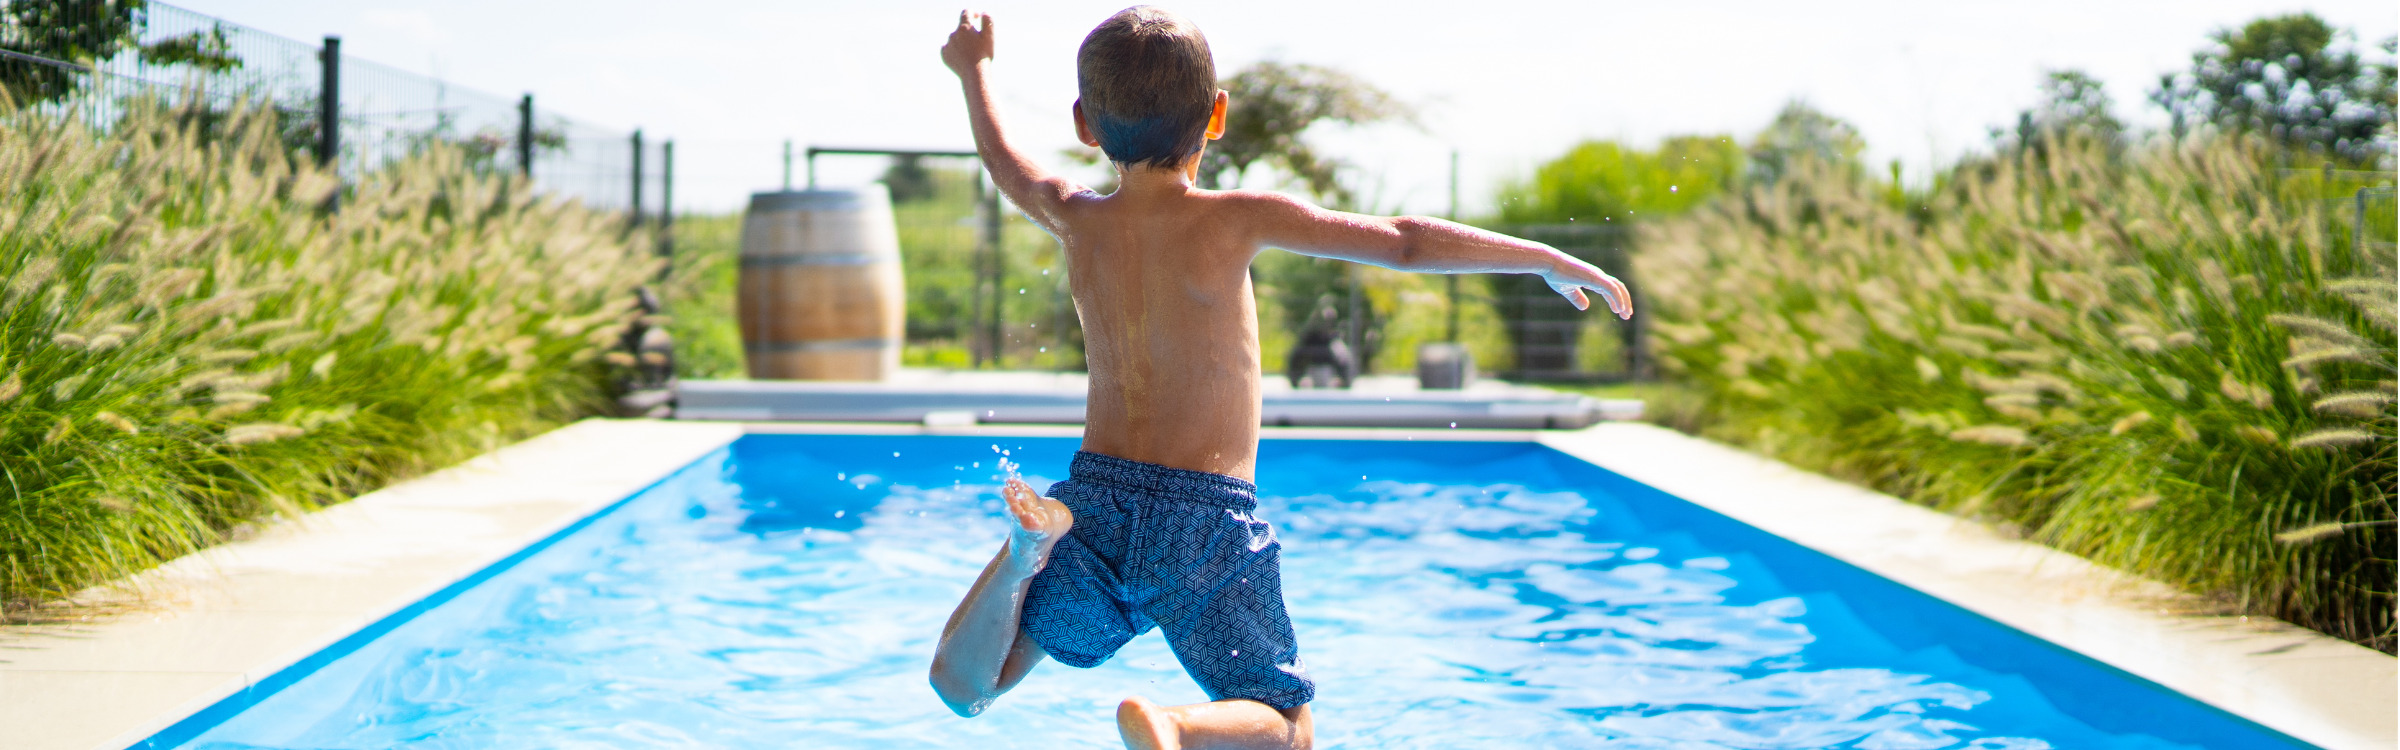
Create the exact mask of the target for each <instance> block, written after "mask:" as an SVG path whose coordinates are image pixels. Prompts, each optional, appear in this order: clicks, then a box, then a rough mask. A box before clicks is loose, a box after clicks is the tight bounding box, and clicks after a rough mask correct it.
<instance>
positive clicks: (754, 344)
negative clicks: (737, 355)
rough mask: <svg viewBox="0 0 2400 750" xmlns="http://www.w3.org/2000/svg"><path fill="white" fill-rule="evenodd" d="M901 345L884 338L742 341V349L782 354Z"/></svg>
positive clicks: (860, 349) (842, 350)
mask: <svg viewBox="0 0 2400 750" xmlns="http://www.w3.org/2000/svg"><path fill="white" fill-rule="evenodd" d="M899 345H900V342H898V341H893V340H891V339H882V338H876V339H826V340H820V341H744V342H742V349H743V350H744V351H752V352H758V353H761V354H780V353H786V352H847V351H865V350H870V349H890V348H893V347H896V346H899Z"/></svg>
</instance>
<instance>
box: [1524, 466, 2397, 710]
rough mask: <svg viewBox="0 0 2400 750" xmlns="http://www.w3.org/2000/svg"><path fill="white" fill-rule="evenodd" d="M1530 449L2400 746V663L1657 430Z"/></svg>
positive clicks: (2149, 673)
mask: <svg viewBox="0 0 2400 750" xmlns="http://www.w3.org/2000/svg"><path fill="white" fill-rule="evenodd" d="M1536 442H1538V443H1540V444H1542V445H1546V446H1549V447H1551V448H1553V449H1556V450H1558V451H1559V452H1561V453H1565V454H1567V455H1568V456H1571V457H1574V458H1576V459H1579V460H1582V461H1586V462H1589V463H1591V464H1593V465H1595V466H1599V467H1601V468H1603V469H1607V470H1609V471H1612V472H1616V473H1618V474H1620V475H1623V476H1624V477H1626V478H1628V479H1632V480H1634V481H1637V482H1641V483H1643V484H1647V485H1649V486H1651V487H1654V488H1657V489H1658V490H1660V491H1663V492H1666V493H1668V494H1671V495H1674V496H1676V497H1678V498H1681V499H1683V500H1685V501H1688V502H1691V503H1693V504H1695V505H1699V506H1701V507H1703V508H1706V509H1708V510H1710V511H1713V512H1716V513H1719V514H1722V515H1724V516H1726V517H1728V518H1732V519H1734V520H1736V521H1740V522H1742V523H1745V524H1749V525H1751V526H1754V527H1757V528H1759V529H1761V530H1763V531H1766V532H1768V533H1771V534H1774V535H1776V536H1779V537H1783V538H1784V539H1787V540H1790V541H1792V542H1793V543H1796V544H1799V545H1801V546H1804V547H1807V548H1810V549H1813V550H1816V551H1818V552H1821V553H1824V554H1826V555H1829V556H1831V557H1834V558H1835V559H1838V560H1841V561H1843V562H1845V563H1848V564H1850V565H1853V566H1857V567H1858V568H1861V569H1863V570H1866V571H1867V572H1870V573H1873V574H1875V575H1878V576H1882V577H1884V578H1887V579H1890V580H1892V581H1894V582H1897V583H1900V584H1902V585H1905V586H1908V587H1910V588H1913V589H1916V590H1918V591H1921V592H1924V593H1925V594H1927V595H1930V596H1933V597H1935V598H1937V599H1941V600H1943V601H1946V602H1949V603H1951V604H1954V605H1957V606H1959V607H1961V608H1964V609H1966V610H1968V611H1970V612H1974V613H1976V614H1978V615H1982V616H1984V617H1987V618H1990V619H1992V620H1994V621H1996V622H1999V623H2001V624H2004V625H2007V626H2009V627H2013V628H2016V629H2018V630H2021V631H2024V632H2026V633H2028V634H2031V635H2033V636H2036V637H2039V638H2042V639H2043V640H2047V641H2049V642H2051V643H2053V644H2056V645H2058V646H2060V647H2062V648H2066V649H2068V650H2071V651H2074V652H2076V653H2079V654H2082V655H2084V656H2086V657H2088V658H2091V659H2094V660H2096V661H2099V662H2101V663H2104V664H2107V665H2109V666H2112V667H2116V668H2118V669H2122V670H2124V671H2126V672H2128V673H2131V674H2134V675H2136V676H2139V677H2141V678H2143V679H2147V680H2150V681H2152V682H2155V683H2158V684H2159V685H2162V686H2165V687H2167V688H2169V689H2172V690H2175V691H2177V692H2180V693H2183V694H2184V695H2186V696H2189V697H2191V698H2193V699H2195V700H2199V701H2201V702H2203V703H2206V704H2208V705H2210V706H2214V707H2216V708H2219V709H2221V710H2224V711H2227V712H2229V713H2232V714H2234V715H2236V716H2240V717H2242V718H2244V719H2248V720H2250V721H2254V722H2257V723H2259V724H2261V725H2264V726H2267V727H2269V728H2272V729H2274V730H2276V731H2279V732H2283V733H2285V734H2289V735H2291V736H2293V737H2296V738H2299V739H2301V740H2303V741H2306V742H2310V743H2314V744H2317V745H2321V746H2324V747H2329V748H2339V749H2341V750H2349V749H2350V748H2360V749H2365V748H2391V747H2394V746H2395V743H2396V742H2400V707H2396V706H2395V698H2396V697H2400V679H2396V678H2400V661H2396V660H2395V659H2394V658H2393V657H2390V656H2386V655H2384V654H2382V653H2380V652H2377V651H2373V650H2371V649H2367V648H2364V647H2361V646H2358V645H2356V644H2352V643H2349V642H2346V641H2341V640H2338V639H2334V638H2331V637H2328V636H2325V635H2322V634H2319V633H2316V632H2314V631H2309V630H2306V629H2303V628H2299V627H2296V626H2293V625H2290V624H2287V623H2283V622H2279V621H2275V620H2272V619H2269V618H2263V617H2249V618H2241V617H2231V616H2209V615H2190V614H2177V613H2174V612H2173V611H2171V610H2170V609H2169V608H2171V607H2174V606H2176V605H2177V604H2179V603H2188V602H2190V601H2191V599H2190V598H2189V597H2188V596H2185V595H2181V594H2178V593H2176V592H2175V591H2174V590H2172V589H2170V588H2168V587H2166V586H2164V585H2162V584H2159V583H2156V582H2153V581H2148V580H2145V579H2142V578H2139V577H2136V576H2132V575H2129V574H2126V573H2123V572H2121V571H2116V570H2113V569H2109V568H2106V567H2103V566H2100V565H2097V564H2094V563H2092V562H2090V561H2087V560H2084V559H2082V558H2079V557H2076V556H2074V555H2070V554H2067V553H2065V552H2061V551H2058V550H2055V549H2051V548H2049V547H2044V546H2041V545H2038V544H2033V543H2030V542H2024V541H2018V540H2012V539H2005V538H2002V537H2000V536H1999V535H1997V534H1995V533H1994V532H1992V531H1991V530H1989V529H1987V528H1985V527H1983V526H1981V525H1980V524H1975V523H1972V522H1968V521H1964V520H1961V519H1959V518H1957V517H1955V516H1950V515H1947V514H1944V513H1941V512H1938V511H1934V510H1931V509H1928V508H1924V507H1922V506H1917V505H1912V504H1909V503H1907V502H1906V501H1902V500H1900V499H1898V498H1894V497H1891V496H1889V495H1883V494H1880V493H1876V492H1873V491H1871V490H1867V489H1864V488H1860V487H1857V486H1855V485H1850V484H1847V483H1843V482H1840V481H1836V480H1833V479H1830V478H1827V477H1824V476H1820V475H1817V474H1812V473H1809V472H1804V471H1801V470H1799V469H1796V468H1793V467H1791V466H1788V465H1785V464H1782V463H1779V462H1776V461H1772V460H1769V459H1766V458H1762V457H1759V456H1757V455H1754V454H1750V453H1747V452H1744V451H1740V450H1737V449H1734V448H1730V447H1727V446H1723V445H1719V444H1716V443H1712V442H1709V441H1706V440H1702V439H1699V438H1694V437H1690V436H1687V435H1684V434H1682V433H1678V432H1675V431H1673V430H1668V429H1665V428H1661V427H1656V426H1652V425H1644V424H1622V423H1620V424H1603V425H1597V426H1594V427H1590V428H1587V429H1583V430H1577V431H1574V432H1556V433H1544V434H1542V435H1540V436H1539V437H1537V438H1536Z"/></svg>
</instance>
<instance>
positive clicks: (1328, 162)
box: [1200, 61, 1413, 208]
mask: <svg viewBox="0 0 2400 750" xmlns="http://www.w3.org/2000/svg"><path fill="white" fill-rule="evenodd" d="M1219 85H1220V86H1221V87H1223V88H1224V89H1225V91H1226V94H1227V97H1228V98H1229V99H1231V100H1232V101H1231V103H1229V104H1227V105H1226V112H1225V137H1224V138H1223V139H1220V140H1218V141H1217V142H1215V143H1212V144H1209V147H1208V150H1207V151H1206V152H1203V155H1202V156H1201V159H1200V186H1201V187H1204V188H1212V189H1214V188H1218V187H1221V186H1231V185H1238V184H1240V183H1241V181H1242V177H1243V176H1244V175H1246V174H1248V173H1249V171H1250V168H1251V167H1252V166H1256V165H1260V164H1269V165H1273V166H1276V167H1281V168H1282V169H1283V170H1284V171H1286V172H1289V173H1291V175H1292V176H1293V177H1294V178H1297V179H1299V180H1300V182H1301V183H1302V184H1305V185H1306V186H1307V187H1308V191H1309V192H1310V193H1312V194H1314V195H1315V196H1316V198H1317V200H1318V201H1319V202H1322V203H1324V204H1326V205H1328V206H1332V207H1335V208H1355V206H1354V205H1353V195H1352V193H1351V191H1350V189H1349V188H1348V187H1347V186H1344V185H1343V184H1342V182H1341V180H1340V176H1339V172H1340V170H1341V168H1342V167H1343V166H1346V165H1344V164H1342V162H1341V161H1340V160H1337V159H1333V158H1331V157H1326V156H1322V155H1319V154H1318V153H1317V152H1316V150H1315V149H1312V148H1310V147H1309V145H1308V142H1307V141H1304V140H1302V139H1301V137H1300V136H1301V134H1303V133H1305V132H1307V130H1308V129H1309V128H1310V127H1311V126H1314V125H1316V124H1317V123H1320V122H1327V121H1331V122H1339V123H1343V124H1346V125H1364V124H1368V123H1374V122H1383V121H1388V120H1403V121H1405V120H1409V119H1411V118H1412V117H1413V114H1412V113H1411V111H1410V110H1409V108H1408V107H1407V106H1405V105H1403V104H1401V103H1399V102H1398V101H1397V100H1394V99H1393V98H1392V96H1391V95H1390V94H1387V93H1384V91H1383V90H1382V89H1378V88H1376V87H1375V86H1374V85H1372V84H1369V83H1367V82H1365V81H1361V80H1359V79H1358V78H1356V77H1353V76H1351V75H1350V74H1348V73H1344V72H1342V71H1339V70H1334V69H1332V68H1326V67H1320V66H1316V65H1308V64H1305V63H1279V62H1271V61H1270V62H1261V63H1257V64H1253V65H1251V66H1250V67H1247V68H1243V69H1242V71H1241V72H1239V73H1235V74H1234V76H1233V77H1232V78H1228V79H1226V80H1225V81H1224V82H1223V83H1221V84H1219Z"/></svg>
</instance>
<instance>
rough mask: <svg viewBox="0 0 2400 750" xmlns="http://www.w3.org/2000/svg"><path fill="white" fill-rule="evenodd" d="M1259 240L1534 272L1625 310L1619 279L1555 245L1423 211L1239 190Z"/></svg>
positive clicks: (1303, 249)
mask: <svg viewBox="0 0 2400 750" xmlns="http://www.w3.org/2000/svg"><path fill="white" fill-rule="evenodd" d="M1241 199H1242V200H1243V202H1244V203H1245V204H1247V206H1246V208H1248V209H1249V210H1250V212H1251V213H1252V218H1253V219H1254V220H1255V222H1254V224H1253V226H1256V227H1257V228H1258V229H1257V233H1258V237H1257V239H1258V241H1259V244H1261V245H1267V246H1272V247H1279V248H1283V249H1285V250H1290V251H1292V252H1295V253H1299V254H1301V255H1309V256H1315V257H1319V258H1335V259H1339V260H1347V261H1352V262H1357V263H1366V264H1369V265H1376V266H1382V267H1384V268H1390V269H1396V270H1401V271H1420V272H1433V273H1531V274H1540V275H1541V277H1542V279H1543V280H1544V281H1548V282H1550V288H1551V289H1552V290H1555V291H1557V292H1558V293H1559V295H1560V296H1563V297H1566V298H1567V301H1569V302H1573V303H1575V308H1576V309H1578V310H1584V309H1590V308H1591V300H1590V299H1588V298H1586V297H1585V296H1584V294H1583V290H1584V289H1591V290H1593V291H1596V292H1599V293H1600V297H1601V299H1602V300H1604V301H1606V302H1607V303H1608V309H1609V310H1610V311H1611V312H1614V313H1616V314H1617V317H1620V318H1632V317H1633V297H1632V296H1630V295H1628V294H1627V293H1626V291H1625V283H1624V282H1621V281H1618V280H1617V279H1616V277H1614V276H1610V275H1608V274H1607V273H1606V272H1603V271H1601V270H1600V269H1599V268H1597V267H1594V266H1593V265H1592V264H1590V263H1585V262H1583V261H1582V260H1579V259H1577V258H1575V257H1574V256H1571V255H1568V254H1566V253H1562V252H1559V251H1558V249H1557V248H1554V247H1551V246H1549V245H1544V244H1542V243H1539V242H1534V241H1531V240H1521V239H1517V238H1515V237H1510V236H1508V235H1505V234H1500V233H1498V232H1489V231H1485V230H1482V229H1477V228H1474V227H1470V226H1467V225H1465V224H1459V223H1457V222H1451V221H1443V220H1441V219H1436V218H1432V217H1429V216H1369V215H1366V214H1354V213H1349V212H1345V211H1334V210H1330V209H1326V208H1321V207H1318V206H1315V205H1311V204H1309V203H1308V202H1306V201H1302V200H1299V199H1297V198H1293V197H1290V196H1287V195H1281V194H1277V193H1263V192H1249V191H1242V195H1241Z"/></svg>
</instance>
